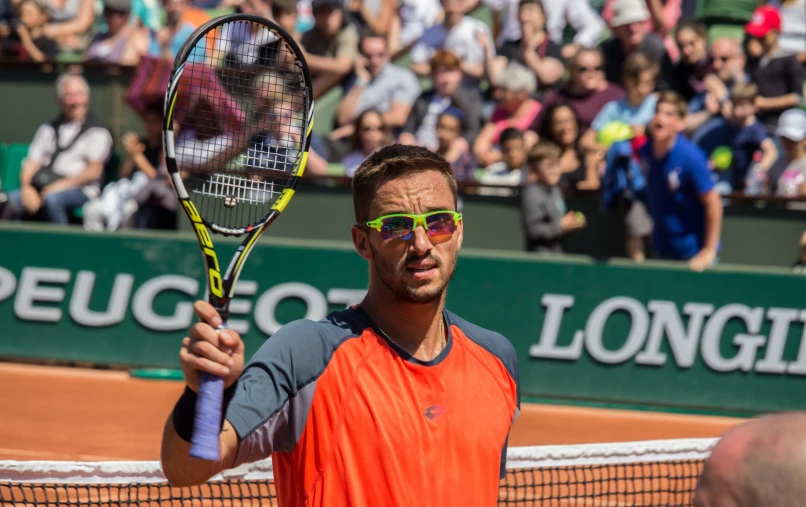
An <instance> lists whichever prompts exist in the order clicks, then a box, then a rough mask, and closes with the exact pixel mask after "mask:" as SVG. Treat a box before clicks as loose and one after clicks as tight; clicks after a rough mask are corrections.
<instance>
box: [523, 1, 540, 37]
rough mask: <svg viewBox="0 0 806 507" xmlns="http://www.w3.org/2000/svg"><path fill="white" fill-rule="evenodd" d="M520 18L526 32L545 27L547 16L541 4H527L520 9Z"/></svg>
mask: <svg viewBox="0 0 806 507" xmlns="http://www.w3.org/2000/svg"><path fill="white" fill-rule="evenodd" d="M518 20H519V21H520V24H521V31H522V32H524V33H529V32H533V31H536V30H539V29H541V28H543V26H544V25H545V24H546V17H545V16H544V14H543V11H542V10H541V9H540V6H539V5H535V4H525V5H522V6H521V8H520V10H519V11H518Z"/></svg>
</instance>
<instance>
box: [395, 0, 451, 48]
mask: <svg viewBox="0 0 806 507" xmlns="http://www.w3.org/2000/svg"><path fill="white" fill-rule="evenodd" d="M398 3H399V5H398V9H397V10H398V16H395V17H394V18H392V26H391V27H390V28H389V51H390V52H391V53H395V52H397V51H398V50H399V49H401V48H405V47H407V46H410V45H412V44H414V43H415V42H417V40H418V39H419V38H420V37H422V36H423V33H425V31H426V30H427V29H428V28H431V27H432V26H434V25H435V24H437V22H438V21H439V19H440V16H442V6H441V5H440V4H439V0H399V2H398Z"/></svg>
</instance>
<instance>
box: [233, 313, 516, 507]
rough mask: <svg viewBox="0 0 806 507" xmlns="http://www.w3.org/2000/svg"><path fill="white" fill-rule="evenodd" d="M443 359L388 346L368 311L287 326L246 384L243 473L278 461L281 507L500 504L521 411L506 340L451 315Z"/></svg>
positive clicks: (251, 367) (236, 413) (260, 354)
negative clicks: (248, 467)
mask: <svg viewBox="0 0 806 507" xmlns="http://www.w3.org/2000/svg"><path fill="white" fill-rule="evenodd" d="M444 318H445V322H446V324H447V325H448V340H447V345H446V347H445V349H444V350H443V351H442V352H441V353H440V354H439V355H438V356H437V357H436V358H434V359H433V360H432V361H428V362H425V361H420V360H418V359H416V358H414V357H412V356H411V355H409V354H407V353H406V352H405V351H403V350H402V349H400V348H398V347H397V346H396V345H394V344H393V343H391V342H390V341H388V340H387V339H386V338H385V337H383V334H382V333H381V331H380V330H379V329H378V327H377V326H376V325H375V324H374V323H373V322H372V321H371V320H370V318H369V316H368V315H367V313H366V312H365V311H364V310H363V309H362V308H361V307H359V306H356V307H353V308H350V309H347V310H345V311H342V312H336V313H333V314H331V315H329V316H328V317H327V318H325V319H323V320H321V321H319V322H313V321H308V320H300V321H295V322H292V323H290V324H288V325H286V326H284V327H283V328H282V329H281V330H280V331H278V332H277V333H276V334H274V335H273V336H272V337H271V338H270V339H269V340H268V341H266V343H265V344H264V345H263V346H262V347H261V348H260V349H259V350H258V351H257V353H256V354H255V355H254V357H253V358H252V359H251V360H250V361H249V363H248V364H247V365H246V368H245V369H244V372H243V374H242V376H241V378H240V379H239V380H238V384H237V389H236V394H235V396H234V398H233V400H232V402H231V403H230V405H229V407H228V410H227V414H226V418H227V420H228V421H229V422H230V423H231V424H232V425H233V426H234V427H235V430H236V431H237V433H238V436H239V438H240V446H239V449H238V454H237V458H236V463H235V464H236V465H240V464H242V463H246V462H251V461H256V460H259V459H263V458H266V457H268V456H271V457H272V460H273V464H274V476H275V482H276V488H277V495H278V498H279V502H280V505H282V506H295V507H296V506H323V505H327V506H328V507H342V506H344V507H346V506H369V505H372V506H376V505H384V506H406V507H409V506H412V505H426V504H427V505H439V506H443V507H445V506H447V507H450V506H457V507H459V506H462V507H467V506H474V505H489V506H492V505H495V504H496V502H497V499H498V485H499V478H500V477H503V475H504V473H505V469H504V464H505V456H506V448H507V436H508V434H509V429H510V427H511V425H512V423H513V422H514V421H515V418H516V417H517V416H518V413H519V407H520V393H519V387H518V361H517V357H516V355H515V350H514V348H513V347H512V344H511V343H510V342H509V341H508V340H507V339H506V338H504V337H503V336H501V335H500V334H497V333H494V332H491V331H488V330H486V329H483V328H480V327H478V326H475V325H473V324H471V323H469V322H467V321H465V320H463V319H461V318H459V317H457V316H456V315H454V314H452V313H450V312H448V311H445V312H444Z"/></svg>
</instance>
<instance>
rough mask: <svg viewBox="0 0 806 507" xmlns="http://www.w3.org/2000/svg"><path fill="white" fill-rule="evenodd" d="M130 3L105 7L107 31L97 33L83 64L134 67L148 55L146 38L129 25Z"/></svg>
mask: <svg viewBox="0 0 806 507" xmlns="http://www.w3.org/2000/svg"><path fill="white" fill-rule="evenodd" d="M130 13H131V0H107V1H106V2H105V3H104V20H105V21H106V31H105V32H101V33H98V34H97V35H95V37H93V39H92V41H90V45H89V46H88V47H87V50H86V51H85V52H84V61H85V62H99V63H112V64H117V65H137V64H138V63H139V62H140V58H142V57H143V55H144V54H146V52H147V51H148V35H147V33H146V32H145V31H143V30H142V29H138V28H137V27H135V26H134V25H132V24H130V23H129V15H130Z"/></svg>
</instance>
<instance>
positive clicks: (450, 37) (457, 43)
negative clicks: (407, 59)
mask: <svg viewBox="0 0 806 507" xmlns="http://www.w3.org/2000/svg"><path fill="white" fill-rule="evenodd" d="M442 9H443V11H444V13H445V15H444V18H443V21H442V23H440V24H438V25H434V26H432V27H431V28H429V29H428V30H426V31H425V33H423V36H422V37H421V38H420V40H419V41H418V42H417V43H416V44H415V45H414V47H413V48H412V49H411V61H412V64H411V70H413V71H414V72H415V74H417V75H419V76H427V75H429V74H430V73H431V65H430V63H429V60H430V58H431V57H432V56H433V55H434V53H435V52H436V51H437V50H438V49H447V50H448V51H450V52H452V53H453V54H455V55H456V56H457V57H458V58H459V62H460V66H461V69H462V72H463V73H464V75H465V76H466V79H465V82H466V84H467V85H468V86H479V83H480V82H481V79H482V77H483V76H484V71H485V69H484V62H485V58H486V56H487V53H486V49H485V46H484V45H482V44H480V43H479V40H478V38H479V37H484V38H486V40H487V41H492V34H491V33H490V29H489V28H488V27H487V25H486V24H485V23H484V22H483V21H480V20H478V19H474V18H471V17H469V16H466V15H465V13H464V10H463V5H462V0H442ZM490 46H492V44H491V43H488V44H487V47H490ZM493 51H494V50H493Z"/></svg>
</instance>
